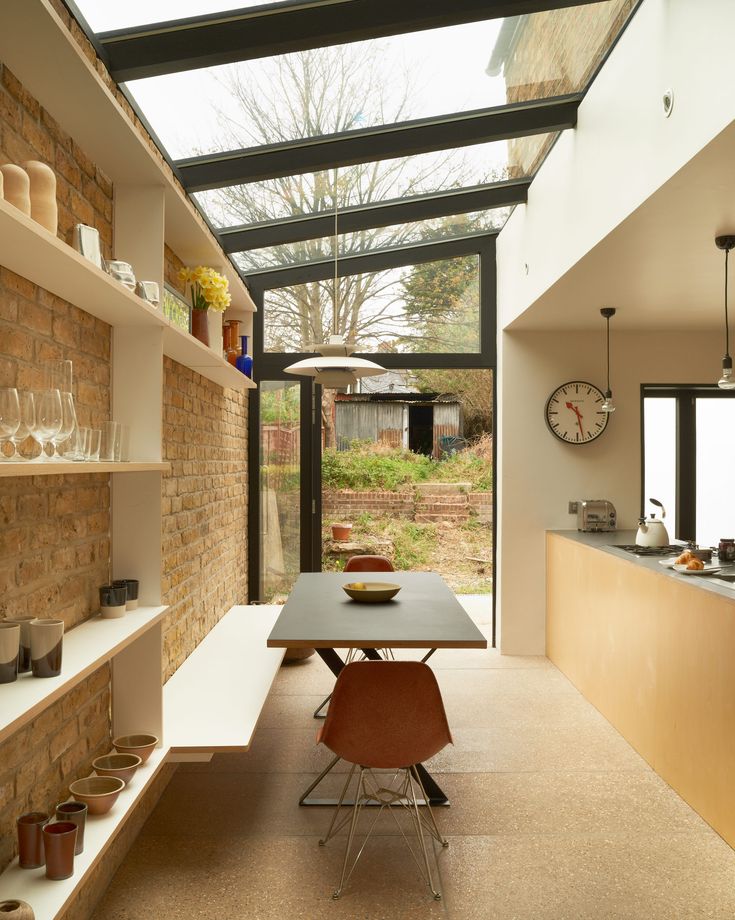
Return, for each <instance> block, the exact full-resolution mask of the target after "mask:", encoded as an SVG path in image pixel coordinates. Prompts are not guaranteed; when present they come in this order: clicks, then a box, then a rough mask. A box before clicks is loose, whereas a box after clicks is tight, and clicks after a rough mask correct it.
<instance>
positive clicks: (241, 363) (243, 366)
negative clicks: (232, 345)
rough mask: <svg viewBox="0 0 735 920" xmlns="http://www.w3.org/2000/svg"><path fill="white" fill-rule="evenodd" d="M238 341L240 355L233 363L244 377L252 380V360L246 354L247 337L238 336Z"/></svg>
mask: <svg viewBox="0 0 735 920" xmlns="http://www.w3.org/2000/svg"><path fill="white" fill-rule="evenodd" d="M240 341H241V342H242V354H241V355H238V356H237V360H236V361H235V367H236V368H237V369H238V370H239V371H240V372H241V373H243V374H245V376H246V377H250V378H252V376H253V359H252V358H251V357H250V355H249V354H248V337H247V336H246V335H241V336H240Z"/></svg>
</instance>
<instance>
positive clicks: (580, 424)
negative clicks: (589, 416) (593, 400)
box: [566, 402, 584, 437]
mask: <svg viewBox="0 0 735 920" xmlns="http://www.w3.org/2000/svg"><path fill="white" fill-rule="evenodd" d="M566 406H567V409H571V410H572V412H574V414H575V415H576V416H577V424H578V425H579V433H580V434H581V435H582V437H584V428H582V413H581V412H580V411H579V409H578V408H577V407H576V406H575V405H574V404H573V403H571V402H568V403H567V404H566Z"/></svg>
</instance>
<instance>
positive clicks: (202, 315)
mask: <svg viewBox="0 0 735 920" xmlns="http://www.w3.org/2000/svg"><path fill="white" fill-rule="evenodd" d="M208 312H209V310H192V311H191V334H192V335H193V336H194V338H195V339H199V341H200V342H201V343H202V345H209V323H208V322H207V313H208Z"/></svg>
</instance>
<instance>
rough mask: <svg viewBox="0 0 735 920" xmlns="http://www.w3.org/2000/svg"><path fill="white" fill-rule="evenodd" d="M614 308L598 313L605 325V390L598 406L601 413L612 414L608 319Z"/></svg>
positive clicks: (613, 313) (613, 312)
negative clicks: (601, 402)
mask: <svg viewBox="0 0 735 920" xmlns="http://www.w3.org/2000/svg"><path fill="white" fill-rule="evenodd" d="M615 312H616V310H615V307H603V308H602V309H601V310H600V313H601V314H602V315H603V316H604V317H605V321H606V323H607V337H606V339H607V389H606V390H605V401H604V402H603V404H602V405H601V406H600V409H601V410H602V411H603V412H614V411H615V403H614V402H613V395H612V390H611V389H610V317H611V316H615Z"/></svg>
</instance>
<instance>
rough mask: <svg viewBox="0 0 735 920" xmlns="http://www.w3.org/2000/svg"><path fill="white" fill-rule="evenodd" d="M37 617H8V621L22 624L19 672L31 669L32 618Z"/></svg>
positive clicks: (24, 672) (23, 672) (22, 672)
mask: <svg viewBox="0 0 735 920" xmlns="http://www.w3.org/2000/svg"><path fill="white" fill-rule="evenodd" d="M35 619H36V618H35V617H8V619H7V620H5V622H6V623H17V624H18V626H20V654H19V656H18V673H19V674H26V673H27V672H28V671H30V670H31V620H35Z"/></svg>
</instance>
